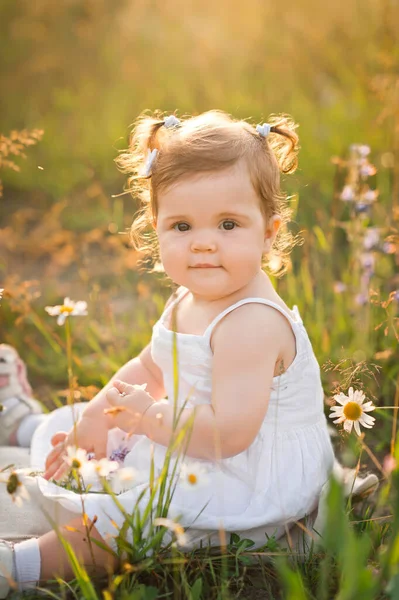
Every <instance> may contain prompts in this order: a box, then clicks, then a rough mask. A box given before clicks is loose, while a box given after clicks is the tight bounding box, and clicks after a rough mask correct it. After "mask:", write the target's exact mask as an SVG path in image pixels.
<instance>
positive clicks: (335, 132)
mask: <svg viewBox="0 0 399 600" xmlns="http://www.w3.org/2000/svg"><path fill="white" fill-rule="evenodd" d="M398 26H399V4H398V2H397V1H396V0H364V2H363V3H359V2H358V1H357V0H347V2H345V3H329V4H324V3H323V4H322V3H320V2H317V1H316V0H297V2H295V3H294V2H291V1H288V2H287V3H284V4H283V5H282V4H280V3H275V2H272V1H271V0H248V1H247V2H246V3H245V4H244V3H241V2H237V1H236V0H230V1H227V0H219V2H218V3H214V2H210V1H209V0H201V2H200V0H192V1H191V2H186V3H183V2H180V1H179V0H170V1H168V2H163V3H162V2H157V1H156V0H121V1H120V2H119V3H113V2H111V0H96V1H94V0H67V1H66V2H61V3H54V2H50V1H49V0H37V1H36V2H34V3H32V2H27V1H26V0H4V1H3V2H2V3H1V5H0V85H1V90H2V93H1V95H0V180H1V185H0V194H1V196H0V288H1V289H3V290H4V291H3V297H2V300H0V342H4V343H7V344H11V345H13V346H15V348H17V350H18V352H19V353H20V355H21V357H22V358H23V360H24V361H25V362H26V364H27V366H28V372H29V378H30V381H31V384H32V387H33V389H34V394H35V397H36V398H38V399H39V400H41V401H42V402H43V404H44V405H45V407H46V408H47V409H48V410H52V409H54V408H56V407H59V406H62V405H63V404H65V403H66V402H68V401H71V400H73V401H82V400H89V399H91V398H92V397H93V396H94V395H95V393H96V391H97V390H98V389H99V388H101V387H102V386H103V385H104V384H105V383H106V382H107V381H108V379H109V377H110V376H111V375H112V374H113V373H114V372H115V371H116V370H117V368H118V367H119V366H120V365H122V364H123V363H124V362H126V361H127V360H128V359H129V358H131V357H132V356H135V355H137V354H138V353H139V352H140V351H141V349H142V348H143V347H144V346H145V345H146V344H147V343H148V341H149V339H150V336H151V328H152V325H153V324H154V323H155V322H156V320H157V319H158V317H159V315H160V314H161V312H162V310H163V306H164V303H165V301H166V299H167V298H168V297H169V295H170V282H169V281H168V280H167V279H166V278H165V275H164V274H163V273H162V271H161V269H158V270H157V272H155V273H149V272H148V271H146V270H145V269H144V270H143V269H142V268H140V262H139V261H140V254H139V253H138V252H137V251H136V250H135V249H134V248H133V247H132V245H131V243H130V240H129V235H128V232H129V227H130V225H131V222H132V219H133V215H134V213H135V210H136V209H137V202H136V199H135V198H132V197H131V195H129V194H127V193H124V186H125V183H126V181H125V176H124V175H122V174H121V173H119V172H118V170H117V167H116V165H115V162H114V160H115V158H116V157H117V156H118V152H119V151H120V150H122V149H124V148H126V147H127V144H128V136H129V132H130V129H131V128H130V125H131V123H133V121H134V119H135V118H136V117H137V115H138V114H140V113H141V112H142V111H144V110H146V109H149V110H151V111H153V110H156V109H159V110H162V111H165V113H166V114H171V113H174V112H175V111H176V114H177V116H184V115H187V114H190V115H191V114H197V113H199V112H202V111H205V110H209V109H212V108H217V109H222V110H225V111H226V112H228V113H230V114H232V115H233V116H234V117H236V118H243V119H248V120H249V121H250V122H251V123H254V124H256V123H262V122H264V121H267V118H268V116H269V115H270V114H274V113H287V114H290V115H292V117H293V118H294V119H295V120H296V121H297V122H298V123H299V128H298V130H297V131H298V135H299V139H300V146H301V150H300V154H299V169H298V170H297V172H296V173H295V174H294V175H292V176H287V177H285V178H283V188H284V190H285V191H286V193H287V195H288V197H289V204H290V207H291V209H292V220H291V223H290V225H289V230H290V231H291V232H292V234H293V235H294V236H295V237H296V240H297V244H296V246H295V247H294V249H293V251H292V253H291V256H290V261H289V264H288V268H287V272H286V273H285V274H284V275H282V276H281V277H276V276H271V278H272V281H273V284H274V285H275V288H276V289H277V291H278V293H279V294H280V295H281V297H282V298H283V299H284V301H285V302H286V304H287V305H288V306H289V307H292V306H293V305H295V304H296V305H297V306H298V308H299V311H300V314H301V316H302V318H303V321H304V323H305V326H306V328H307V331H308V334H309V337H310V339H311V341H312V344H313V349H314V352H315V355H316V356H317V358H318V361H319V364H320V367H321V374H322V381H323V388H324V392H325V411H326V415H329V414H330V409H331V407H332V406H333V405H335V404H336V402H335V400H334V396H335V395H337V394H339V393H341V392H342V393H343V394H348V390H349V389H350V388H351V387H352V388H353V389H355V390H362V391H363V392H364V394H365V397H366V400H367V401H372V402H373V404H374V405H375V410H374V411H373V413H372V414H373V416H374V417H375V419H376V422H375V425H374V427H372V428H371V429H362V430H361V435H360V436H359V435H357V434H356V433H355V431H352V432H351V433H347V432H345V431H344V429H343V427H342V426H341V425H334V424H332V422H331V433H332V437H333V442H334V447H335V450H336V454H337V456H338V458H339V460H340V461H341V462H342V463H343V464H344V465H345V466H347V467H351V468H356V469H359V472H360V473H361V474H362V473H363V474H364V473H367V472H373V473H375V474H376V475H377V476H378V477H379V480H380V484H379V489H378V491H377V492H376V493H375V494H373V495H372V496H370V497H368V498H356V499H355V498H352V497H351V496H350V497H349V498H344V495H343V490H342V489H341V487H340V485H339V484H337V483H335V482H332V485H331V489H330V493H329V497H328V514H327V518H326V530H325V536H324V542H323V546H322V547H316V546H315V548H314V549H312V551H311V552H310V554H309V555H308V556H307V557H306V558H305V559H303V557H300V556H296V555H295V553H293V552H290V550H289V549H288V550H287V549H284V548H280V547H279V544H278V542H276V541H275V540H273V539H269V540H268V541H267V542H265V547H264V548H262V550H261V551H259V550H257V551H253V550H251V546H252V545H253V544H252V542H251V541H250V540H242V539H240V538H239V537H238V536H232V538H231V539H228V540H226V545H224V546H221V548H220V549H219V550H218V551H217V552H216V551H212V552H211V551H209V550H205V549H204V550H202V551H197V552H192V553H189V554H187V553H186V554H185V553H184V552H181V551H179V550H177V549H176V548H174V547H173V548H172V551H171V549H170V548H169V551H168V552H165V550H163V549H162V548H161V544H160V537H159V528H156V529H155V530H154V534H153V538H151V540H149V541H148V540H147V543H148V545H147V546H146V545H145V544H144V543H142V544H141V545H140V551H138V550H137V549H133V548H127V549H126V553H127V554H126V560H125V563H124V567H123V569H122V571H121V573H119V574H117V575H115V576H113V577H110V578H109V579H107V580H97V579H95V578H93V579H90V578H89V577H87V575H86V574H85V572H84V569H83V568H82V567H81V566H80V565H79V564H78V563H75V568H76V580H75V581H74V582H73V583H72V584H71V586H69V587H67V586H66V584H64V583H63V582H61V581H60V582H58V583H56V582H49V585H48V586H47V592H45V591H43V592H40V594H43V596H45V595H49V594H52V597H53V598H67V597H71V598H72V597H75V598H82V599H83V598H84V599H85V600H86V599H93V600H94V599H100V598H102V599H104V600H110V599H111V598H117V599H118V600H122V599H125V598H126V599H127V598H129V599H132V600H155V599H156V598H173V599H174V600H178V599H180V598H182V599H183V598H187V599H189V600H199V599H201V598H203V599H205V600H212V599H213V598H215V599H216V598H218V599H227V598H244V599H254V600H260V599H263V598H265V599H266V598H270V599H276V600H277V599H280V598H284V599H288V600H305V599H306V600H330V599H332V598H337V599H339V600H377V599H378V600H380V599H381V600H382V599H387V600H388V599H391V600H395V599H399V439H398V433H397V431H398V428H397V425H398V420H397V417H398V409H399V352H398V342H399V44H398V35H397V31H398ZM276 260H277V259H276ZM275 266H277V267H278V266H279V265H278V264H276V265H275ZM66 297H69V298H71V299H72V300H74V301H79V300H84V301H86V302H87V304H88V315H87V316H85V317H82V318H76V319H73V318H71V319H69V320H68V322H67V323H68V326H67V327H65V326H61V327H60V326H58V325H57V323H56V320H55V319H54V318H53V317H51V316H49V315H48V314H47V313H46V311H45V307H46V306H49V305H59V304H62V303H63V301H64V298H66ZM0 485H1V484H0ZM148 548H151V549H152V554H151V556H148V555H146V551H148ZM147 554H148V552H147ZM72 559H73V557H71V560H72ZM17 596H18V595H17V594H14V597H17ZM38 596H39V592H38V591H36V592H34V594H33V595H32V597H38Z"/></svg>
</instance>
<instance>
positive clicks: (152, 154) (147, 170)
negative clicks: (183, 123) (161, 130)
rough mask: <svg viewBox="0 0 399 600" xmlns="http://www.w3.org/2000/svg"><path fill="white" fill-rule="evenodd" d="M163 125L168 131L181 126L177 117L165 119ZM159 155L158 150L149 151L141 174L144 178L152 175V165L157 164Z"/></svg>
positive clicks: (172, 116) (170, 116) (171, 116)
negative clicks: (156, 160)
mask: <svg viewBox="0 0 399 600" xmlns="http://www.w3.org/2000/svg"><path fill="white" fill-rule="evenodd" d="M163 124H164V126H165V127H166V128H167V129H170V128H171V127H176V126H177V125H180V119H178V118H177V117H175V115H169V117H166V119H164V121H163ZM157 154H158V150H157V148H154V150H152V151H151V150H148V152H147V158H146V161H145V163H144V167H143V170H142V172H141V176H142V177H149V176H150V175H151V170H152V165H153V164H154V162H155V159H156V157H157Z"/></svg>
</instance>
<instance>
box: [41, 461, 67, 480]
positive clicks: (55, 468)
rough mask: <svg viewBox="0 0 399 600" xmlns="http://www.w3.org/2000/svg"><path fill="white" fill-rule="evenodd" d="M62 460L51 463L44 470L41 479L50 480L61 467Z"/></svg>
mask: <svg viewBox="0 0 399 600" xmlns="http://www.w3.org/2000/svg"><path fill="white" fill-rule="evenodd" d="M63 462H64V461H63V460H57V461H55V462H53V463H52V464H51V465H50V466H49V468H48V469H46V471H45V473H44V475H43V477H44V479H47V480H49V479H52V478H53V477H54V475H55V473H57V472H58V471H59V469H60V467H61V466H62V465H63Z"/></svg>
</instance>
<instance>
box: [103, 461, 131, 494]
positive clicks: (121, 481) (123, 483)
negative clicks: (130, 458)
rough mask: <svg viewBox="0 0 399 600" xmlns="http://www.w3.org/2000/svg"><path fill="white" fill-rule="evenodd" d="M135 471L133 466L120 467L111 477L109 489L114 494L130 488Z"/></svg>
mask: <svg viewBox="0 0 399 600" xmlns="http://www.w3.org/2000/svg"><path fill="white" fill-rule="evenodd" d="M136 478H137V471H136V470H135V469H133V467H121V468H120V469H118V470H117V471H116V472H115V473H113V474H112V478H111V481H110V483H111V489H112V491H113V492H114V494H123V493H124V492H127V491H128V490H130V489H131V488H132V487H133V485H134V484H135V482H136Z"/></svg>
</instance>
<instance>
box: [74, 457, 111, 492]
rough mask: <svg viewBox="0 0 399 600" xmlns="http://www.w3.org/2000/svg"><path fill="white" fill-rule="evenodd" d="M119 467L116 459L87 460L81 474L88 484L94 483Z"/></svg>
mask: <svg viewBox="0 0 399 600" xmlns="http://www.w3.org/2000/svg"><path fill="white" fill-rule="evenodd" d="M118 468H119V463H118V462H116V460H108V458H101V459H100V460H94V459H92V460H88V461H85V462H84V463H83V465H82V467H81V469H80V474H81V476H82V478H83V481H84V483H85V485H86V486H88V485H89V484H91V485H93V484H94V483H96V482H97V481H98V479H99V478H100V477H109V475H110V473H112V472H113V471H116V470H117V469H118Z"/></svg>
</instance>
